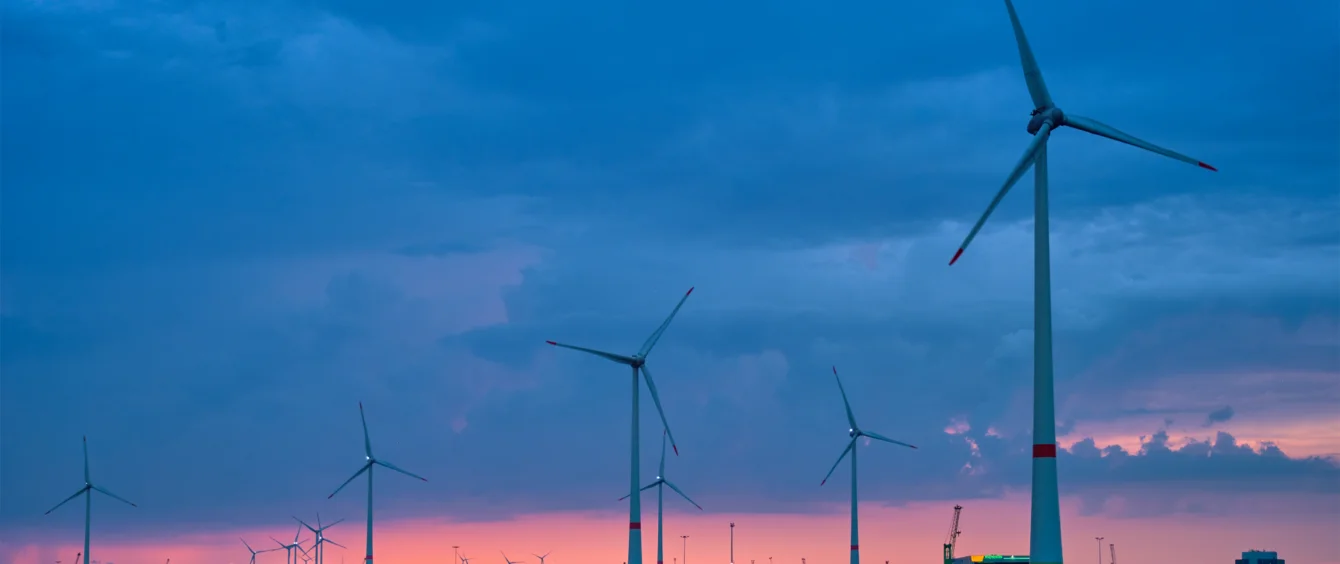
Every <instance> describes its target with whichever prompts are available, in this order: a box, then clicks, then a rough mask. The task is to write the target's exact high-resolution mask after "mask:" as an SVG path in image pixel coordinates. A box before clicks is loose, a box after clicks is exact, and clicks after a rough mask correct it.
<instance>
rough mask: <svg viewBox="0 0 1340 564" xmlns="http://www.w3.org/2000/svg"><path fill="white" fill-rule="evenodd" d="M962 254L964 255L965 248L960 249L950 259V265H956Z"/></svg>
mask: <svg viewBox="0 0 1340 564" xmlns="http://www.w3.org/2000/svg"><path fill="white" fill-rule="evenodd" d="M961 256H963V249H959V250H958V252H957V253H954V258H952V259H949V266H954V263H956V262H958V257H961Z"/></svg>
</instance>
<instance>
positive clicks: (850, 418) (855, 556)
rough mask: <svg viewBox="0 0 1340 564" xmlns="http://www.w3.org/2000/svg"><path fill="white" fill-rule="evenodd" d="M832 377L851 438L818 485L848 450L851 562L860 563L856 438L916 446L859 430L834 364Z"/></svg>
mask: <svg viewBox="0 0 1340 564" xmlns="http://www.w3.org/2000/svg"><path fill="white" fill-rule="evenodd" d="M833 378H835V379H837V384H838V392H841V393H842V406H843V407H845V408H847V423H848V424H850V425H851V427H849V428H848V429H847V436H849V437H851V440H850V441H848V442H847V448H845V449H843V450H842V454H840V455H838V459H837V462H834V463H833V467H832V468H830V469H829V470H828V475H827V476H824V481H822V482H819V485H820V486H822V485H824V484H827V483H828V479H829V478H831V477H833V471H835V470H837V467H838V465H839V464H842V459H843V458H846V457H847V453H849V452H850V453H851V564H861V541H860V538H859V537H858V535H857V534H856V532H857V523H856V439H859V438H861V437H869V438H872V439H875V440H877V441H884V442H886V443H893V444H895V445H902V446H905V447H908V448H917V447H914V446H912V445H909V444H907V443H904V442H901V441H895V440H893V439H890V438H888V437H886V436H884V435H881V434H879V433H875V432H872V431H864V430H861V428H860V427H859V426H857V425H856V416H855V415H852V413H851V402H848V401H847V390H844V389H843V388H842V378H839V377H838V373H837V367H836V366H834V367H833Z"/></svg>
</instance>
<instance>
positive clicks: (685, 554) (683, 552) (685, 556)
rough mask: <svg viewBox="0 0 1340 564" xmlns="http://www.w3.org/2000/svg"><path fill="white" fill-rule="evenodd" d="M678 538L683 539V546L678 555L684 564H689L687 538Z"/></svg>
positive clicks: (681, 536)
mask: <svg viewBox="0 0 1340 564" xmlns="http://www.w3.org/2000/svg"><path fill="white" fill-rule="evenodd" d="M679 538H681V539H684V546H683V547H681V548H680V550H681V552H680V554H679V555H680V556H681V557H683V560H684V564H689V536H688V535H679Z"/></svg>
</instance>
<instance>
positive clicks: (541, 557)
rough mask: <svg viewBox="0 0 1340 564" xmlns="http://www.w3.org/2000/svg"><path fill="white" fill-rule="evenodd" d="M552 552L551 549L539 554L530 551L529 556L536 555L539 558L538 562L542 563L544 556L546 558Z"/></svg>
mask: <svg viewBox="0 0 1340 564" xmlns="http://www.w3.org/2000/svg"><path fill="white" fill-rule="evenodd" d="M552 553H553V551H552V550H551V551H549V552H546V553H544V555H539V554H535V553H533V552H532V553H531V556H534V557H536V558H539V559H540V564H544V559H545V558H548V557H549V555H550V554H552Z"/></svg>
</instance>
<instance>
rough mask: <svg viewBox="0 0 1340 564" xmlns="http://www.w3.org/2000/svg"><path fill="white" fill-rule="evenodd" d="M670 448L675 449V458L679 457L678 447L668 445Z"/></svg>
mask: <svg viewBox="0 0 1340 564" xmlns="http://www.w3.org/2000/svg"><path fill="white" fill-rule="evenodd" d="M670 448H673V449H675V456H679V445H670Z"/></svg>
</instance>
